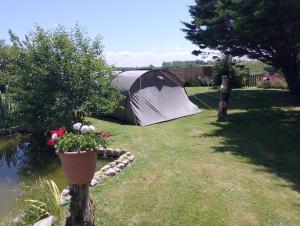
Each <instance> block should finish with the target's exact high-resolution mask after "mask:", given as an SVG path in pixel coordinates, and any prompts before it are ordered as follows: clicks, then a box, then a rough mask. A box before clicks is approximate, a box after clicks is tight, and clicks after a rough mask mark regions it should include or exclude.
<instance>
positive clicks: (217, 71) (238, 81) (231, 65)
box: [212, 55, 249, 88]
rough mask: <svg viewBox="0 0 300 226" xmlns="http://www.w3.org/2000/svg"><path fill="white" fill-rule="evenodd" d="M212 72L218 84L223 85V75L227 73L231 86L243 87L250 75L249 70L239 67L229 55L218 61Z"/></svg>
mask: <svg viewBox="0 0 300 226" xmlns="http://www.w3.org/2000/svg"><path fill="white" fill-rule="evenodd" d="M212 74H213V80H214V85H217V86H219V85H221V83H222V76H224V75H227V76H228V78H229V87H230V88H240V87H242V86H243V85H244V82H245V80H246V78H247V77H248V76H249V72H248V70H245V69H242V68H240V67H237V66H236V65H235V62H234V61H233V59H232V57H231V56H227V55H226V56H225V57H224V58H223V59H222V60H219V61H217V62H216V64H215V67H214V68H213V73H212Z"/></svg>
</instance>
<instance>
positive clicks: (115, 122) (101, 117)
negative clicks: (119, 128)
mask: <svg viewBox="0 0 300 226" xmlns="http://www.w3.org/2000/svg"><path fill="white" fill-rule="evenodd" d="M93 118H95V119H99V120H103V121H106V122H111V123H114V124H118V125H127V126H130V125H132V126H135V125H133V124H129V123H128V122H125V121H121V120H119V119H116V118H113V117H111V116H96V115H93Z"/></svg>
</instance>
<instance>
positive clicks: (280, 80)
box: [257, 74, 288, 89]
mask: <svg viewBox="0 0 300 226" xmlns="http://www.w3.org/2000/svg"><path fill="white" fill-rule="evenodd" d="M257 87H258V88H263V89H269V88H274V89H287V88H288V86H287V83H286V81H285V79H284V77H283V76H281V75H279V74H275V75H270V76H266V77H264V78H263V79H262V80H260V81H258V86H257Z"/></svg>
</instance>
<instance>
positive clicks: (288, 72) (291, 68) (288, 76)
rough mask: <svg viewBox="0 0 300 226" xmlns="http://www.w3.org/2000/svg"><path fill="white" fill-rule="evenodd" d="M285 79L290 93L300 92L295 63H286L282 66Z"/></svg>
mask: <svg viewBox="0 0 300 226" xmlns="http://www.w3.org/2000/svg"><path fill="white" fill-rule="evenodd" d="M282 71H283V73H284V76H285V80H286V82H287V84H288V87H289V90H290V91H291V92H292V93H295V94H300V73H299V69H298V67H297V65H286V66H283V67H282Z"/></svg>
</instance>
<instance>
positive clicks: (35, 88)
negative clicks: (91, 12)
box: [10, 25, 121, 134]
mask: <svg viewBox="0 0 300 226" xmlns="http://www.w3.org/2000/svg"><path fill="white" fill-rule="evenodd" d="M10 35H11V40H12V42H13V47H14V48H15V49H16V51H17V52H18V54H16V55H17V57H16V59H15V61H16V71H15V74H16V75H17V76H15V80H14V83H13V90H14V95H13V97H14V102H15V104H16V109H17V113H18V118H19V119H20V120H21V122H23V123H25V124H26V127H27V128H28V129H30V130H32V131H33V132H35V133H40V134H43V133H45V131H49V130H50V129H51V128H55V127H60V126H62V125H64V126H66V127H71V125H72V124H73V123H74V122H78V121H82V120H83V118H84V117H85V116H89V115H91V114H92V113H97V114H99V113H104V114H105V113H110V112H112V111H113V110H114V109H115V108H116V107H117V106H118V103H119V100H120V98H121V94H120V93H119V92H118V91H117V90H115V89H114V88H113V87H112V85H111V80H112V79H113V77H111V76H107V75H108V74H111V71H112V68H110V67H109V66H107V64H106V63H105V61H104V59H103V55H102V44H101V39H100V38H99V37H97V38H95V39H94V40H91V39H89V38H87V37H86V32H85V31H84V30H83V29H82V28H81V27H79V26H78V25H76V26H75V28H73V29H70V30H67V29H65V28H64V27H62V26H59V27H58V28H57V29H55V30H50V31H45V30H43V29H42V28H40V27H36V29H35V31H34V32H32V33H30V34H29V35H28V37H27V40H26V41H24V42H20V41H19V39H18V37H16V36H15V35H14V34H13V33H12V32H10Z"/></svg>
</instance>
